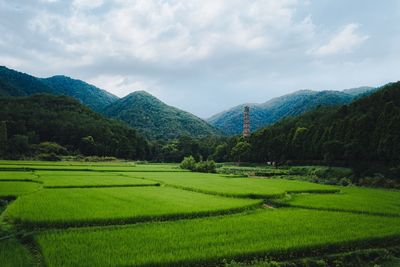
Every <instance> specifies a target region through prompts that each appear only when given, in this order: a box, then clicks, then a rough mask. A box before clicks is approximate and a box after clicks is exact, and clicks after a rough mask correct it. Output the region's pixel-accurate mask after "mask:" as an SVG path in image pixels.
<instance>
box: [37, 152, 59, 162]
mask: <svg viewBox="0 0 400 267" xmlns="http://www.w3.org/2000/svg"><path fill="white" fill-rule="evenodd" d="M37 158H38V159H39V160H44V161H60V160H61V158H60V157H59V156H57V155H56V154H55V153H41V154H39V155H37Z"/></svg>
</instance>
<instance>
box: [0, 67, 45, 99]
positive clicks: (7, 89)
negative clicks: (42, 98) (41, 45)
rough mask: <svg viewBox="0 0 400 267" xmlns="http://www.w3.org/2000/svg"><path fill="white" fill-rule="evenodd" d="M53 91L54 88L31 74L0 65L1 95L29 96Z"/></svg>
mask: <svg viewBox="0 0 400 267" xmlns="http://www.w3.org/2000/svg"><path fill="white" fill-rule="evenodd" d="M38 93H53V89H52V88H50V87H49V86H47V85H46V84H44V83H43V82H42V81H41V80H40V79H38V78H36V77H33V76H31V75H28V74H25V73H22V72H18V71H15V70H12V69H8V68H6V67H4V66H0V95H2V96H28V95H33V94H38Z"/></svg>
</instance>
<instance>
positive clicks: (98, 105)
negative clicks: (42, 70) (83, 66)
mask: <svg viewBox="0 0 400 267" xmlns="http://www.w3.org/2000/svg"><path fill="white" fill-rule="evenodd" d="M41 80H42V81H43V82H44V83H45V84H46V85H48V86H49V87H50V88H52V89H53V90H54V92H57V93H58V94H61V95H67V96H72V97H73V98H76V99H78V100H80V101H81V102H82V103H84V104H85V105H86V106H88V107H90V108H92V109H93V110H95V111H99V110H100V109H102V108H104V107H105V106H107V105H109V104H111V103H113V102H114V101H116V100H117V99H118V97H117V96H115V95H113V94H111V93H109V92H107V91H105V90H102V89H100V88H97V87H96V86H93V85H91V84H88V83H86V82H83V81H81V80H75V79H72V78H70V77H67V76H62V75H58V76H53V77H50V78H46V79H41Z"/></svg>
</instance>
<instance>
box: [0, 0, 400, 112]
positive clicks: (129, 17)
mask: <svg viewBox="0 0 400 267" xmlns="http://www.w3.org/2000/svg"><path fill="white" fill-rule="evenodd" d="M399 25H400V1H398V0H385V1H376V0H351V1H349V0H308V1H306V0H304V1H300V0H298V1H296V0H252V1H249V0H137V1H135V0H74V1H66V0H12V1H11V0H0V65H5V66H7V67H10V68H14V69H17V70H20V71H23V72H28V73H30V74H33V75H36V76H39V77H48V76H52V75H56V74H64V75H68V76H71V77H74V78H78V79H82V80H85V81H87V82H89V83H92V84H94V85H96V86H98V87H100V88H103V89H106V90H108V91H110V92H112V93H114V94H116V95H118V96H121V97H122V96H125V95H127V94H129V93H131V92H133V91H136V90H147V91H148V92H150V93H152V94H153V95H155V96H157V97H158V98H160V99H161V100H163V101H165V102H166V103H168V104H170V105H174V106H177V107H179V108H182V109H184V110H187V111H190V112H192V113H194V114H196V115H198V116H200V117H208V116H210V115H212V114H214V113H216V112H219V111H222V110H224V109H227V108H229V107H232V106H234V105H237V104H241V103H245V102H264V101H266V100H268V99H270V98H272V97H276V96H280V95H283V94H286V93H290V92H293V91H296V90H299V89H314V90H327V89H344V88H351V87H357V86H361V85H371V86H378V85H382V84H384V83H387V82H390V81H397V80H400V26H399Z"/></svg>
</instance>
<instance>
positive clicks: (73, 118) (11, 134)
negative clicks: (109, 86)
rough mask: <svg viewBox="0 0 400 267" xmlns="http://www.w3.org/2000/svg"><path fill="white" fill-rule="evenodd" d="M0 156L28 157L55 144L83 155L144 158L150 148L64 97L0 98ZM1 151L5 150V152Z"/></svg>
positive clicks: (126, 129)
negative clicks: (40, 146)
mask: <svg viewBox="0 0 400 267" xmlns="http://www.w3.org/2000/svg"><path fill="white" fill-rule="evenodd" d="M0 123H1V124H2V127H0V128H1V129H2V131H4V125H5V126H6V127H5V134H4V132H2V133H1V134H0V137H1V139H2V140H0V143H2V144H5V146H2V150H3V151H0V152H2V154H6V155H9V157H20V156H21V155H24V156H29V153H30V151H31V148H32V147H33V146H34V145H37V144H39V143H41V142H47V141H50V142H55V143H58V144H60V145H62V146H64V147H66V148H67V149H68V150H69V151H70V152H79V153H82V154H84V155H99V156H116V157H119V158H128V159H144V158H146V155H147V152H148V149H149V145H148V143H147V141H146V140H145V139H144V138H143V137H142V136H141V135H139V134H138V133H137V132H136V131H135V130H134V129H132V128H130V127H128V126H126V125H125V124H123V123H121V122H117V121H114V120H110V119H105V118H103V117H102V116H101V115H100V114H97V113H96V112H94V111H92V110H91V109H89V108H88V107H86V106H84V105H82V104H81V103H79V102H78V101H77V100H75V99H73V98H70V97H66V96H54V95H48V94H41V95H34V96H28V97H0ZM4 147H6V149H5V151H4Z"/></svg>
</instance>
